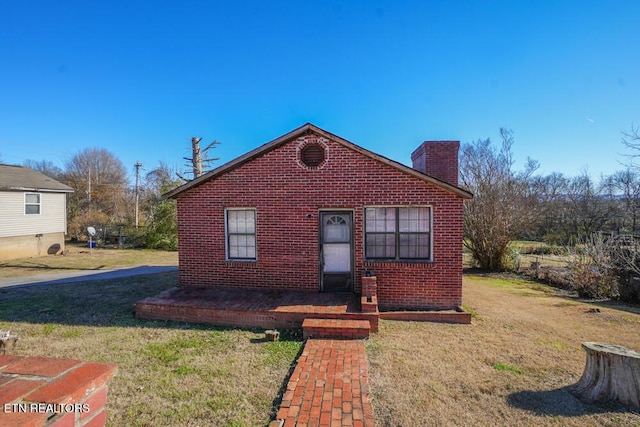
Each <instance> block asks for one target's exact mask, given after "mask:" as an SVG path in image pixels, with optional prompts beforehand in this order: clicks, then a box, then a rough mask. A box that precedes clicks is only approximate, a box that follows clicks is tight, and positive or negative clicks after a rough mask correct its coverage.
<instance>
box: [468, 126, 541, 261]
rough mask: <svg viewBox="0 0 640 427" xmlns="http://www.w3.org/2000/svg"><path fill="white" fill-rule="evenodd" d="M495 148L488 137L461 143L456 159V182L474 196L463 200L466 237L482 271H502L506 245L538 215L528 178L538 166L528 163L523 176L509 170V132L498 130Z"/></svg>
mask: <svg viewBox="0 0 640 427" xmlns="http://www.w3.org/2000/svg"><path fill="white" fill-rule="evenodd" d="M500 137H501V139H502V144H501V147H500V148H499V149H498V148H496V147H495V146H494V145H492V144H491V140H490V139H485V140H477V141H475V142H473V143H470V144H465V145H464V146H463V149H462V154H461V158H460V165H461V167H460V182H461V185H462V186H463V187H466V188H467V189H468V190H469V191H471V192H472V193H473V194H474V199H473V200H470V201H468V202H467V201H465V205H464V234H465V246H467V247H468V248H469V249H470V250H471V253H472V254H473V257H474V259H475V260H476V262H477V263H478V265H479V266H480V267H481V268H484V269H489V270H501V269H503V268H504V266H505V264H504V262H505V255H506V253H507V248H508V246H509V243H510V242H511V241H512V240H514V239H515V238H517V237H518V236H519V235H520V234H521V233H522V231H523V230H524V229H525V227H526V226H527V225H528V224H530V223H531V222H532V221H534V220H536V219H537V217H538V211H537V210H536V206H537V204H535V203H533V200H534V198H535V197H536V194H535V192H533V191H531V186H530V182H529V181H530V178H531V176H532V174H533V172H534V171H535V170H536V169H537V167H538V164H537V162H535V161H533V160H531V159H528V160H527V164H526V166H525V169H524V170H523V171H521V172H516V171H514V170H513V164H514V161H513V154H512V151H511V148H512V146H513V133H512V132H511V131H510V130H508V129H500Z"/></svg>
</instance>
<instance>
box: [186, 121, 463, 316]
mask: <svg viewBox="0 0 640 427" xmlns="http://www.w3.org/2000/svg"><path fill="white" fill-rule="evenodd" d="M313 142H319V143H321V144H322V145H323V146H324V147H325V148H326V153H325V156H326V159H325V161H324V162H323V163H322V164H321V165H320V166H319V167H317V168H309V167H306V166H305V165H304V164H302V163H300V162H299V160H298V156H299V152H300V149H301V147H303V146H305V145H306V144H309V143H313ZM177 200H178V227H179V257H180V283H181V285H183V286H227V287H228V286H231V287H234V286H237V287H242V288H250V289H261V288H271V289H282V290H306V291H313V292H317V291H318V289H319V244H318V236H319V210H331V209H335V210H351V211H352V212H353V218H354V224H353V228H354V229H353V238H354V262H355V272H354V273H355V274H354V278H355V292H356V293H360V292H361V286H362V283H361V277H362V276H363V275H364V274H365V271H366V270H370V271H372V272H373V273H374V274H375V275H376V276H377V296H378V304H379V307H380V309H382V310H391V309H441V308H452V307H456V306H459V305H460V304H461V302H462V301H461V299H462V198H461V197H459V196H457V195H454V194H453V193H450V192H448V191H446V190H444V189H443V188H441V187H439V186H436V185H434V184H430V183H427V182H424V181H422V180H420V179H418V178H416V177H414V176H411V175H409V174H407V173H404V172H402V171H400V170H399V169H396V168H394V167H391V166H388V165H385V164H384V163H382V162H380V161H377V160H374V159H372V158H369V157H367V156H365V155H363V154H361V153H358V152H356V151H353V150H351V149H349V148H347V147H345V146H344V145H342V144H340V143H338V142H335V141H333V140H331V139H329V138H325V137H320V136H318V135H316V134H313V133H312V134H309V135H305V136H302V137H299V138H297V139H294V140H292V141H290V142H287V143H285V144H283V145H280V146H279V147H277V148H275V149H273V150H271V151H268V152H266V153H264V154H263V155H261V156H259V157H257V158H254V159H253V160H251V161H249V162H248V163H245V164H243V165H241V166H238V167H236V168H235V169H232V170H229V171H227V172H226V173H224V174H222V175H220V176H218V177H216V178H215V179H213V180H210V181H207V182H204V183H203V184H201V185H199V186H196V187H193V188H191V189H190V190H188V191H185V192H183V193H181V194H180V195H179V196H178V197H177ZM410 205H421V206H431V207H432V215H433V230H432V238H433V262H388V261H386V262H378V261H366V260H364V224H363V215H364V207H365V206H410ZM242 207H246V208H255V209H256V224H257V232H256V233H257V234H256V238H257V260H256V261H226V260H225V257H226V250H225V215H224V210H225V208H242Z"/></svg>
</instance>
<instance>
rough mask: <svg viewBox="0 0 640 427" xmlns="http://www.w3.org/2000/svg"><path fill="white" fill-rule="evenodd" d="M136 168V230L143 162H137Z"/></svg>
mask: <svg viewBox="0 0 640 427" xmlns="http://www.w3.org/2000/svg"><path fill="white" fill-rule="evenodd" d="M134 166H135V168H136V230H137V229H138V202H139V200H140V193H139V191H138V188H139V187H138V186H139V183H140V168H141V167H142V163H140V162H136V164H135V165H134Z"/></svg>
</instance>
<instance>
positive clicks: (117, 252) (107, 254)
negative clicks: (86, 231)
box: [0, 244, 178, 277]
mask: <svg viewBox="0 0 640 427" xmlns="http://www.w3.org/2000/svg"><path fill="white" fill-rule="evenodd" d="M140 265H176V266H177V265H178V253H177V252H167V251H158V250H152V249H108V248H96V249H93V251H91V252H90V251H89V248H87V247H86V244H85V245H83V246H81V245H71V244H68V245H67V247H66V251H65V254H64V255H56V256H53V255H49V256H44V257H34V258H20V259H14V260H9V261H0V277H17V276H31V275H36V274H48V273H59V272H64V271H70V270H71V271H72V270H107V269H112V268H121V267H133V266H140Z"/></svg>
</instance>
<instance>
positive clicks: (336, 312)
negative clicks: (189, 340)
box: [135, 286, 378, 332]
mask: <svg viewBox="0 0 640 427" xmlns="http://www.w3.org/2000/svg"><path fill="white" fill-rule="evenodd" d="M135 313H136V317H138V318H141V319H152V320H174V321H179V322H195V323H211V324H215V325H225V326H238V327H249V328H251V327H262V328H300V327H301V326H302V322H303V321H304V319H306V318H323V319H352V320H368V321H369V322H370V324H371V332H377V331H378V313H377V312H375V313H363V312H362V311H361V310H360V297H359V296H358V295H355V294H353V293H319V292H301V291H276V290H245V289H232V288H221V287H192V286H185V287H178V288H172V289H169V290H167V291H165V292H162V293H161V294H160V295H158V296H155V297H149V298H145V299H143V300H141V301H138V302H137V303H136V305H135Z"/></svg>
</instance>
